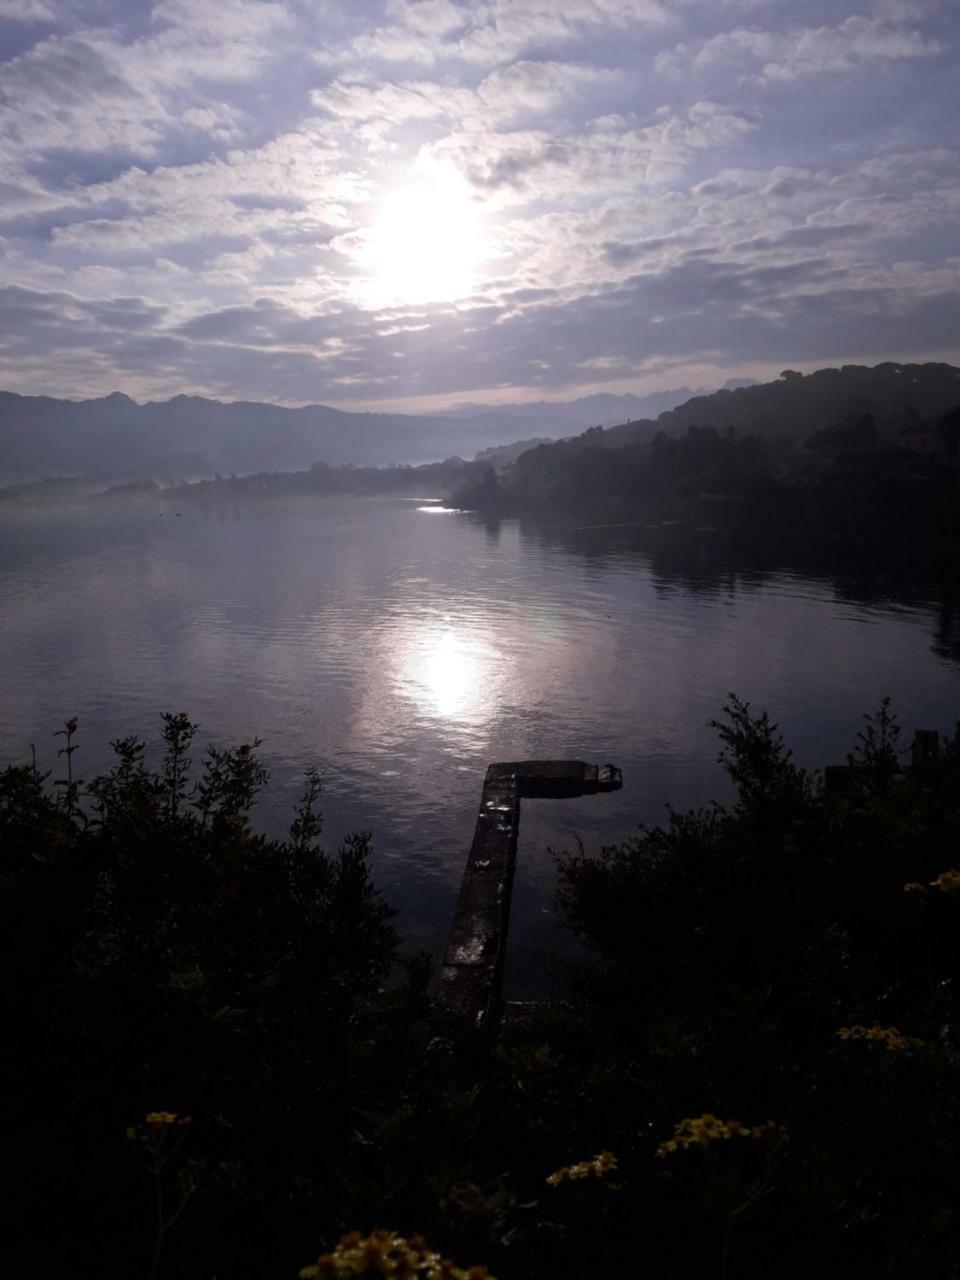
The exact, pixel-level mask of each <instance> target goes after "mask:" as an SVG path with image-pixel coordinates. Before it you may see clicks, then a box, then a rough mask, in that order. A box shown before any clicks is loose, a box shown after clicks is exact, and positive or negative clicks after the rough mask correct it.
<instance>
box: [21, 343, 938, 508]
mask: <svg viewBox="0 0 960 1280" xmlns="http://www.w3.org/2000/svg"><path fill="white" fill-rule="evenodd" d="M745 382H747V380H741V379H733V380H731V381H730V382H729V383H728V385H727V387H726V388H724V389H723V390H721V391H716V392H714V393H712V394H710V395H696V396H692V397H690V398H688V399H687V400H686V401H684V402H683V403H677V401H676V397H678V396H681V395H683V394H684V389H682V388H681V389H678V390H675V391H672V392H670V391H667V392H658V393H656V394H654V395H650V396H645V397H640V396H632V395H624V396H613V395H603V394H600V395H593V396H586V397H583V398H582V399H580V400H576V401H572V402H569V403H566V404H553V403H550V402H546V401H541V402H539V403H535V404H529V405H521V404H515V405H504V406H500V407H498V408H496V409H488V410H485V411H483V412H478V413H472V412H471V413H465V408H464V407H461V408H460V409H458V410H457V411H456V412H455V413H454V414H452V415H450V416H446V417H433V416H427V415H421V416H414V415H407V414H386V413H350V412H346V411H344V410H340V409H333V408H330V407H329V406H326V405H307V406H305V407H303V408H299V409H289V408H285V407H281V406H279V405H272V404H259V403H254V402H244V401H236V402H232V403H223V402H221V401H219V400H209V399H206V398H204V397H202V396H175V397H174V398H173V399H172V400H167V401H161V402H150V403H147V404H138V403H137V402H136V401H134V400H131V399H130V398H129V397H128V396H125V395H122V394H121V393H119V392H114V393H113V394H112V395H109V396H105V397H103V398H101V399H96V400H80V401H73V400H57V399H53V398H50V397H47V396H20V395H16V394H14V393H12V392H0V484H14V483H22V482H24V481H30V480H34V479H38V478H42V477H49V476H57V475H62V476H85V475H97V476H109V477H114V478H119V479H126V478H138V477H150V478H153V479H166V478H187V477H191V476H195V477H199V476H212V475H214V474H215V473H218V472H219V473H224V474H227V473H241V474H244V473H251V472H258V471H288V470H297V469H300V468H304V467H308V466H310V465H311V464H312V463H314V462H317V461H322V462H325V463H327V464H329V465H343V464H355V465H367V466H371V465H372V466H380V465H384V464H388V463H400V464H416V463H421V462H427V461H438V460H440V459H443V458H448V457H452V456H460V457H465V458H472V457H474V456H475V455H477V454H478V453H481V452H483V451H485V450H489V449H499V448H500V447H502V446H504V445H511V446H513V445H515V444H516V442H517V441H518V440H523V441H525V442H526V441H530V438H531V437H534V439H536V438H539V437H554V438H555V437H557V436H572V435H576V434H577V432H578V431H581V430H584V429H590V428H592V427H596V426H604V427H606V428H607V430H605V432H604V435H603V443H604V445H606V446H607V447H614V446H616V445H618V444H626V443H631V442H633V441H642V440H649V439H652V438H653V436H654V435H655V434H656V433H657V432H659V431H663V432H666V433H667V434H678V433H682V432H683V431H685V430H686V429H687V428H688V427H690V426H715V427H720V428H725V427H733V428H735V429H736V430H737V431H738V432H741V433H754V434H759V435H764V436H777V437H788V436H793V437H797V438H803V437H804V436H806V435H809V434H810V433H811V432H812V431H815V430H817V429H818V428H820V427H823V426H825V425H828V424H830V423H832V422H835V421H838V420H839V419H840V418H842V417H843V416H844V415H845V414H848V413H851V412H854V413H856V412H859V413H870V414H872V415H873V417H874V418H875V420H876V422H877V425H878V427H879V428H881V429H885V428H891V429H892V428H895V427H896V428H899V427H902V426H904V425H907V424H909V423H910V422H913V421H920V420H924V419H927V418H930V417H931V416H934V415H936V414H939V413H943V412H945V411H946V410H947V409H950V408H952V407H953V406H954V405H956V404H957V403H960V370H958V369H956V368H954V367H953V366H951V365H948V364H923V365H900V364H893V363H887V364H882V365H877V366H876V367H875V368H867V367H863V366H859V365H857V366H854V365H845V366H844V367H843V368H842V369H821V370H819V371H817V372H816V373H813V374H809V375H806V376H803V375H801V374H798V373H793V372H791V371H789V370H788V371H786V372H785V373H784V374H783V375H782V376H781V377H780V378H779V379H778V380H776V381H774V382H770V383H764V384H755V383H750V384H749V385H744V383H745ZM664 401H673V405H672V406H671V407H670V408H668V409H666V410H665V411H663V412H661V413H660V414H659V415H658V416H656V417H653V416H650V417H642V416H637V415H638V411H639V408H640V407H641V406H646V407H647V408H648V410H649V409H652V408H656V406H657V404H658V403H663V402H664ZM475 407H476V406H474V408H475ZM464 414H465V416H463V415H464ZM457 415H461V416H457ZM611 424H612V425H611ZM516 453H517V449H516V448H511V449H510V451H509V455H508V456H511V457H512V456H515V455H516Z"/></svg>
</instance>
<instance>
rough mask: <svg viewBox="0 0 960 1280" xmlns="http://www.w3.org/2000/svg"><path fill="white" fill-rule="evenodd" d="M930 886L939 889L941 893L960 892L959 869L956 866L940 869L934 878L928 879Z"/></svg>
mask: <svg viewBox="0 0 960 1280" xmlns="http://www.w3.org/2000/svg"><path fill="white" fill-rule="evenodd" d="M930 888H931V889H939V890H940V891H941V892H942V893H960V871H958V870H957V869H956V867H951V868H950V870H949V871H941V872H940V874H939V875H938V876H937V878H936V880H931V881H930Z"/></svg>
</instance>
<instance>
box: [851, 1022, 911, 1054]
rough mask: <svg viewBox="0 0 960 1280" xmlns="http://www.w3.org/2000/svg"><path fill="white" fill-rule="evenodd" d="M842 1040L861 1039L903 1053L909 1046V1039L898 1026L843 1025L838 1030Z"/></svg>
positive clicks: (864, 1042)
mask: <svg viewBox="0 0 960 1280" xmlns="http://www.w3.org/2000/svg"><path fill="white" fill-rule="evenodd" d="M837 1035H838V1036H839V1037H840V1039H841V1040H845V1041H854V1040H859V1041H861V1042H862V1043H863V1044H870V1045H876V1046H878V1047H881V1048H884V1049H888V1050H889V1051H890V1052H891V1053H902V1052H903V1050H904V1049H907V1048H908V1047H909V1041H908V1040H907V1038H906V1036H904V1035H903V1034H902V1032H900V1031H898V1030H897V1028H896V1027H880V1026H872V1027H863V1026H859V1025H857V1026H854V1027H841V1028H840V1030H839V1031H838V1032H837Z"/></svg>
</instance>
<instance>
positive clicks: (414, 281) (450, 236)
mask: <svg viewBox="0 0 960 1280" xmlns="http://www.w3.org/2000/svg"><path fill="white" fill-rule="evenodd" d="M484 255H485V245H484V229H483V225H482V219H481V215H480V210H479V207H478V205H477V202H476V200H475V199H474V197H473V195H472V192H471V190H470V187H469V185H468V184H467V182H466V181H465V180H464V179H463V177H462V176H461V175H460V174H459V173H458V172H457V171H456V170H454V169H452V168H448V167H445V166H440V165H433V166H429V167H425V166H421V167H420V168H419V169H418V170H416V171H415V172H414V173H413V174H412V175H411V177H410V179H409V180H408V181H407V182H405V183H404V184H403V185H402V186H398V187H395V188H394V189H393V190H391V191H389V192H387V193H386V194H385V195H384V197H383V199H382V201H381V203H380V207H379V210H378V212H377V217H376V221H375V222H374V224H373V226H372V227H371V229H370V233H369V238H368V252H367V255H366V257H367V265H368V269H369V272H370V275H369V278H368V285H369V289H368V292H369V298H370V301H371V303H372V304H373V305H374V306H379V307H386V306H395V305H398V304H399V305H410V304H418V303H424V302H451V301H453V300H454V299H456V298H463V297H466V296H467V295H468V294H470V293H472V292H473V291H474V289H475V287H476V283H477V276H478V272H479V267H480V263H481V260H482V259H483V257H484Z"/></svg>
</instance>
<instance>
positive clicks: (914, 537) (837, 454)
mask: <svg viewBox="0 0 960 1280" xmlns="http://www.w3.org/2000/svg"><path fill="white" fill-rule="evenodd" d="M609 434H610V433H608V432H603V431H601V430H600V429H599V428H595V429H593V430H592V431H590V432H587V433H585V434H584V435H582V436H579V437H577V438H576V439H574V440H570V441H561V442H558V443H556V444H551V445H543V446H539V447H537V448H535V449H531V450H529V451H528V452H526V453H524V454H522V455H521V456H520V457H518V458H517V459H516V461H515V463H514V464H513V465H512V466H509V467H506V468H502V469H500V470H498V471H495V470H494V469H493V468H489V469H487V471H485V472H482V473H476V472H475V473H474V474H473V475H471V476H469V477H465V478H464V480H463V481H462V482H461V483H460V484H459V485H458V486H457V487H456V488H455V489H454V491H453V493H452V494H451V497H450V499H449V500H450V502H451V503H452V504H454V505H457V506H460V507H463V508H466V509H476V510H480V511H483V512H487V513H498V514H501V515H507V514H519V515H534V516H536V515H541V516H547V517H550V518H557V517H558V516H563V517H571V516H572V517H574V518H576V519H578V520H580V521H584V520H595V521H611V522H615V521H620V520H640V521H643V520H647V521H650V522H651V523H660V522H664V521H671V522H681V523H684V524H687V525H689V526H692V527H707V528H711V529H719V530H722V531H725V532H727V533H732V534H733V535H735V536H739V537H742V538H743V539H744V540H746V541H750V540H755V539H759V538H763V539H765V540H766V541H767V542H768V544H769V545H771V546H774V547H776V546H782V547H784V548H800V547H803V548H808V549H809V548H811V547H821V548H823V549H829V548H830V547H835V548H837V549H838V551H839V550H843V549H844V548H848V549H849V548H852V547H856V546H857V545H859V544H862V545H864V546H866V545H870V546H878V545H884V546H887V547H889V546H891V545H893V544H904V545H906V544H909V543H912V544H913V545H914V546H915V547H917V548H919V547H925V548H931V547H937V546H950V545H955V544H957V542H958V541H960V521H958V509H960V502H958V499H960V457H958V444H960V408H957V409H953V410H951V411H949V412H948V413H945V414H943V415H941V416H940V418H939V419H938V420H936V421H935V422H932V423H922V422H921V423H917V424H914V425H913V428H912V430H911V431H909V432H905V433H903V434H902V435H900V436H898V437H897V438H895V439H893V440H891V439H890V438H889V437H884V436H883V435H882V434H881V433H880V431H879V429H878V427H877V424H876V422H875V420H874V418H873V417H872V415H870V414H864V413H854V414H849V415H847V416H846V417H845V418H843V419H842V420H841V421H840V422H838V423H836V424H835V425H830V426H828V427H826V428H823V429H821V430H819V431H816V432H814V433H812V434H811V435H810V437H809V438H808V439H807V440H806V441H805V442H802V443H798V442H786V441H781V440H776V439H771V438H769V437H765V436H762V435H754V434H749V435H738V434H737V433H736V432H735V431H734V429H733V428H726V429H724V430H721V429H719V428H716V427H696V426H694V427H690V428H688V429H687V430H686V431H685V432H684V433H683V434H682V435H680V436H668V435H666V434H665V433H662V432H661V433H658V434H657V435H656V436H655V437H654V439H653V440H652V441H650V442H637V443H632V444H621V445H619V446H611V445H610V443H609V441H608V440H607V439H606V437H607V436H608V435H609Z"/></svg>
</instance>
